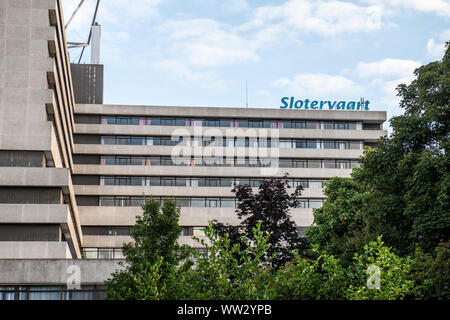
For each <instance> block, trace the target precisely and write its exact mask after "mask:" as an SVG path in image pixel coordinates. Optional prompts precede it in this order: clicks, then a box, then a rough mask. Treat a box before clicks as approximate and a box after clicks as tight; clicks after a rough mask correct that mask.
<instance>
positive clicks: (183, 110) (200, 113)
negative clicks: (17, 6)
mask: <svg viewBox="0 0 450 320" xmlns="http://www.w3.org/2000/svg"><path fill="white" fill-rule="evenodd" d="M75 113H84V114H98V115H124V116H166V117H168V116H172V117H175V116H178V117H180V116H181V117H183V116H184V117H208V118H211V117H213V118H259V119H315V120H322V119H323V120H365V121H371V122H384V121H386V118H387V112H386V111H353V110H298V109H275V108H235V107H193V106H155V105H121V104H75Z"/></svg>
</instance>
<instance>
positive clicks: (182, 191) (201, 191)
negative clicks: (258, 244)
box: [74, 185, 325, 198]
mask: <svg viewBox="0 0 450 320" xmlns="http://www.w3.org/2000/svg"><path fill="white" fill-rule="evenodd" d="M231 189H232V187H223V188H222V187H157V186H88V185H82V186H81V185H76V186H74V190H75V194H76V195H102V196H141V195H142V194H145V195H147V196H149V195H153V196H168V197H234V193H233V192H231ZM257 190H258V188H253V191H254V192H257ZM292 190H293V189H292ZM292 190H291V191H292ZM302 197H303V198H324V197H325V196H324V195H323V192H322V189H304V190H303V192H302Z"/></svg>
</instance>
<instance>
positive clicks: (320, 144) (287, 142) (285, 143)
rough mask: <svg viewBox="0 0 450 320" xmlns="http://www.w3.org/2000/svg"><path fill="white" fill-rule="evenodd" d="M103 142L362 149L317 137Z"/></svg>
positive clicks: (109, 139) (110, 139) (113, 139)
mask: <svg viewBox="0 0 450 320" xmlns="http://www.w3.org/2000/svg"><path fill="white" fill-rule="evenodd" d="M101 143H102V144H115V145H151V146H175V145H179V146H191V147H200V146H202V147H206V146H210V147H242V148H282V149H305V148H307V149H357V150H362V148H363V145H364V144H363V141H360V140H345V141H341V140H317V139H270V138H268V139H262V138H261V139H260V138H236V137H235V138H215V137H203V138H190V137H189V138H183V137H169V136H147V137H146V136H102V137H101Z"/></svg>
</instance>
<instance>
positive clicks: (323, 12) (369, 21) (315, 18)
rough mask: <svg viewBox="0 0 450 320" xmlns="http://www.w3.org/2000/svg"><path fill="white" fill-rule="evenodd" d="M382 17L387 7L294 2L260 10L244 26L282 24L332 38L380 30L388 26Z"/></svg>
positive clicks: (341, 2) (259, 26) (337, 2)
mask: <svg viewBox="0 0 450 320" xmlns="http://www.w3.org/2000/svg"><path fill="white" fill-rule="evenodd" d="M382 18H383V7H382V6H378V5H369V6H360V5H357V4H353V3H349V2H343V1H327V2H325V1H311V0H290V1H287V2H285V3H284V4H282V5H278V6H264V7H260V8H258V9H257V10H256V13H255V14H254V17H253V19H252V20H251V21H250V22H248V23H247V24H245V25H244V26H242V27H243V28H246V29H252V28H262V27H264V26H266V25H268V24H281V25H285V26H288V27H289V28H294V29H296V30H299V31H307V32H311V33H316V34H320V35H323V36H330V35H336V34H341V33H357V32H369V31H374V30H379V29H381V28H382V27H383V26H385V25H388V24H386V23H384V22H383V19H382Z"/></svg>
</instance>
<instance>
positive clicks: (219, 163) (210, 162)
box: [100, 156, 360, 169]
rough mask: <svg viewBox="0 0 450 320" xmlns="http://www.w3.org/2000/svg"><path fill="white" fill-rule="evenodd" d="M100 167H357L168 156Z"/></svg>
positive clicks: (123, 159) (106, 160)
mask: <svg viewBox="0 0 450 320" xmlns="http://www.w3.org/2000/svg"><path fill="white" fill-rule="evenodd" d="M100 164H102V165H122V166H125V165H128V166H189V167H198V166H200V167H202V166H208V167H258V168H268V167H275V168H277V167H278V168H327V169H352V168H355V167H359V165H360V164H359V162H358V161H357V160H347V159H299V158H279V159H270V158H238V157H235V158H225V157H223V158H220V157H213V158H208V157H203V158H200V157H188V158H186V157H185V158H183V157H170V156H150V157H143V156H102V157H101V158H100Z"/></svg>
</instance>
